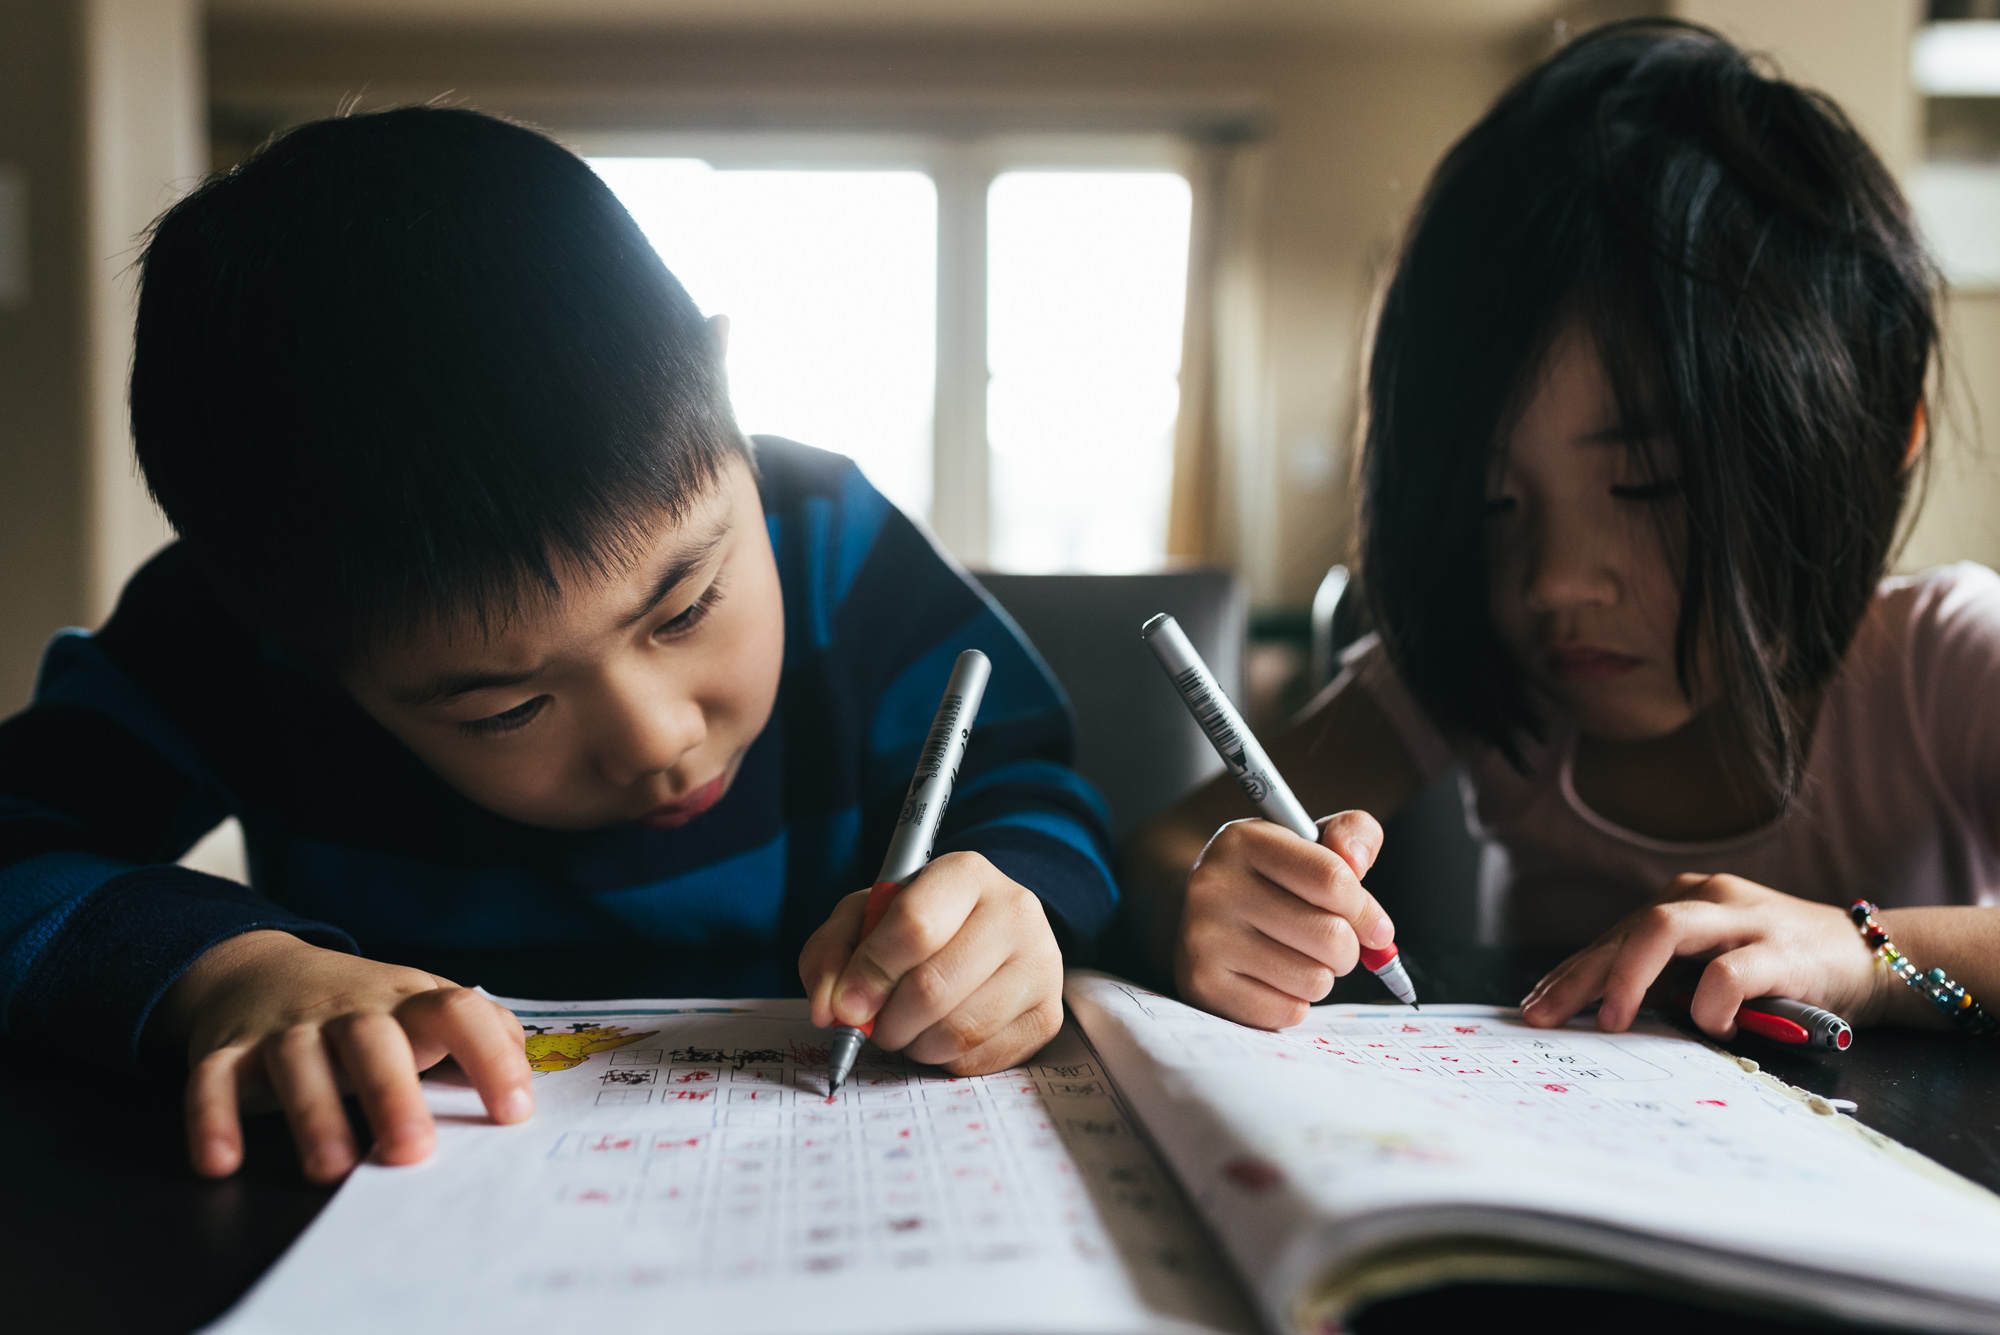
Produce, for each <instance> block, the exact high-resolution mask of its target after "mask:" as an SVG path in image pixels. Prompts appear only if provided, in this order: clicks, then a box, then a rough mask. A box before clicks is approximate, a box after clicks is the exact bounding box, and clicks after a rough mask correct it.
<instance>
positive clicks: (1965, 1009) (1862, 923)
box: [1847, 899, 2000, 1034]
mask: <svg viewBox="0 0 2000 1335" xmlns="http://www.w3.org/2000/svg"><path fill="white" fill-rule="evenodd" d="M1847 916H1848V917H1849V918H1851V919H1852V920H1853V922H1854V925H1855V927H1857V928H1858V929H1860V932H1861V939H1862V941H1863V942H1864V943H1865V944H1866V945H1867V946H1868V948H1869V949H1870V950H1872V951H1874V952H1875V956H1876V958H1877V959H1880V960H1881V961H1882V962H1883V963H1884V964H1886V965H1887V966H1888V968H1889V972H1891V973H1893V974H1895V975H1896V976H1897V977H1898V978H1900V979H1902V980H1903V981H1904V982H1905V983H1908V984H1909V985H1910V986H1911V987H1914V988H1915V989H1917V991H1919V992H1921V993H1923V994H1924V995H1925V996H1926V997H1928V998H1930V1001H1931V1004H1932V1005H1933V1006H1936V1007H1937V1008H1938V1010H1939V1011H1940V1012H1941V1013H1942V1014H1944V1015H1945V1016H1946V1017H1947V1018H1948V1019H1950V1020H1951V1022H1952V1023H1953V1024H1954V1025H1956V1026H1958V1027H1959V1028H1960V1029H1963V1030H1965V1031H1966V1032H1967V1033H1972V1034H1994V1033H2000V1017H1996V1016H1994V1015H1992V1014H1990V1013H1988V1011H1987V1010H1986V1008H1985V1007H1984V1006H1982V1005H1980V1004H1979V1003H1978V1002H1977V1001H1974V1000H1973V999H1972V994H1971V993H1970V992H1968V991H1966V990H1965V985H1964V984H1962V983H1955V982H1953V981H1952V980H1951V978H1950V977H1949V976H1948V975H1947V974H1946V973H1945V971H1944V969H1943V968H1942V967H1939V966H1935V965H1934V966H1932V967H1931V969H1930V970H1929V971H1928V972H1926V971H1924V970H1920V969H1918V968H1917V966H1916V964H1915V963H1914V962H1912V961H1911V960H1910V959H1909V958H1908V957H1907V956H1906V955H1904V954H1903V952H1902V951H1900V950H1898V949H1896V947H1895V946H1894V945H1892V944H1890V941H1889V934H1888V932H1886V931H1885V930H1883V927H1882V924H1881V923H1879V922H1876V921H1875V906H1874V905H1873V904H1871V903H1869V902H1868V901H1867V900H1865V899H1857V900H1855V901H1854V903H1853V904H1851V905H1849V906H1848V909H1847Z"/></svg>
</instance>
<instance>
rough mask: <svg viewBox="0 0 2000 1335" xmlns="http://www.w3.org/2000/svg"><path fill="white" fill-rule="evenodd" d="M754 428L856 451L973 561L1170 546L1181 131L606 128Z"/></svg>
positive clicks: (1023, 561)
mask: <svg viewBox="0 0 2000 1335" xmlns="http://www.w3.org/2000/svg"><path fill="white" fill-rule="evenodd" d="M581 146H582V147H583V149H584V151H585V152H586V154H587V155H588V156H589V157H590V161H591V164H592V166H593V167H595V168H596V169H597V171H598V173H599V174H600V175H601V176H602V177H603V178H604V179H605V181H606V182H607V183H608V184H609V185H610V186H611V188H612V190H613V191H614V192H616V193H617V195H618V197H619V198H620V199H621V200H622V201H623V202H624V203H625V206H626V207H627V208H628V209H630V210H631V212H632V215H633V217H634V218H635V219H637V221H638V223H639V225H640V227H641V228H642V229H643V230H644V231H645V233H646V235H647V237H648V238H649V239H650V240H651V241H652V243H653V245H654V247H655V248H656V249H657V250H658V251H659V252H660V256H661V258H662V259H663V260H665V262H666V264H667V267H668V268H669V269H671V270H673V272H674V273H675V275H676V276H677V277H679V278H680V280H681V282H682V283H683V284H684V285H685V286H686V287H687V289H688V292H689V294H690V295H691V296H692V297H693V298H694V300H695V303H696V304H697V305H698V306H700V307H701V309H702V310H703V311H705V312H708V313H711V314H725V315H727V316H728V317H729V321H730V334H729V376H730V390H731V395H732V397H733V399H734V400H735V405H736V412H737V418H738V420H739V421H740V422H741V424H742V426H743V428H744V429H745V430H746V431H750V432H753V433H766V432H768V433H772V434H776V435H782V436H790V437H792V438H794V439H797V440H801V441H804V442H805V443H807V444H809V445H817V446H820V447H821V448H824V449H831V450H837V451H839V452H840V453H842V454H847V455H850V456H852V457H853V458H854V459H855V460H856V462H857V463H859V464H860V465H861V467H862V470H863V471H864V472H865V473H867V475H868V477H869V479H870V480H871V481H873V482H874V483H875V484H876V485H877V486H878V487H880V488H881V489H882V490H883V492H884V493H886V494H887V495H888V496H889V498H890V499H891V500H893V501H895V502H896V504H897V505H899V506H901V507H902V508H903V509H904V510H905V511H906V512H908V513H909V514H911V515H913V516H915V517H917V518H918V519H921V520H924V521H926V522H928V523H930V524H931V525H932V527H933V528H934V529H935V530H936V531H937V533H938V535H939V537H940V538H941V539H942V540H943V541H944V542H945V545H946V546H947V547H949V548H950V549H951V550H952V551H953V552H954V553H955V554H957V555H958V556H959V557H960V558H961V559H963V560H965V561H966V562H967V563H968V564H971V565H989V564H990V565H992V566H994V567H997V568H1001V569H1013V570H1032V571H1047V570H1087V571H1126V570H1137V569H1144V568H1147V567H1149V566H1152V565H1156V564H1157V563H1158V562H1159V561H1160V560H1161V559H1162V557H1163V555H1164V552H1165V536H1166V513H1167V496H1168V490H1169V484H1170V481H1171V469H1172V439H1173V428H1174V419H1175V414H1176V410H1177V408H1178V402H1179V390H1178V385H1177V376H1178V373H1179V367H1180V346H1181V316H1182V304H1183V300H1184V296H1185V291H1184V290H1185V285H1186V269H1187V247H1188V226H1189V215H1190V195H1189V190H1188V185H1187V182H1186V180H1185V178H1184V177H1183V176H1181V175H1180V174H1179V173H1178V172H1177V171H1175V170H1173V167H1174V166H1175V165H1176V163H1177V158H1176V151H1177V150H1176V149H1175V147H1174V145H1173V144H1172V143H1171V141H1168V140H1165V139H1162V138H1159V137H1151V136H1129V135H1128V136H1068V137H1058V138H1053V139H1051V138H1043V139H1037V140H1033V141H1029V140H1000V139H995V140H986V141H981V142H976V143H944V142H935V141H929V140H925V139H921V138H915V137H910V138H887V137H883V138H876V137H867V138H861V137H849V136H820V137H817V138H805V139H802V138H800V137H797V136H791V137H781V136H773V135H733V136H701V137H694V136H671V137H670V136H600V137H597V138H595V139H588V140H586V141H585V142H584V143H583V144H582V145H581Z"/></svg>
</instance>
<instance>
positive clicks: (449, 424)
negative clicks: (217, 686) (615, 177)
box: [132, 107, 747, 671]
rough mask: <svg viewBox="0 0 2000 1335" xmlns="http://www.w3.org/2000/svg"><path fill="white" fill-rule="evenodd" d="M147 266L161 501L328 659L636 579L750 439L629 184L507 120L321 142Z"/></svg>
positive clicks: (180, 209) (319, 133)
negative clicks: (646, 548) (637, 559)
mask: <svg viewBox="0 0 2000 1335" xmlns="http://www.w3.org/2000/svg"><path fill="white" fill-rule="evenodd" d="M142 264H143V268H142V278H141V286H140V298H139V321H138V334H137V348H136V351H135V355H134V358H133V366H132V428H133V433H134V436H135V437H136V440H137V444H138V453H139V461H140V464H141V466H142V467H143V468H144V470H145V474H146V481H147V484H148V485H149V486H150V487H151V489H152V492H153V495H154V496H155V497H156V498H157V499H158V501H159V503H160V505H161V507H162V508H163V509H164V510H165V511H166V513H167V517H168V518H169V519H170V520H172V521H173V524H174V527H175V528H176V529H177V530H179V532H180V535H181V539H182V541H183V542H184V543H185V544H186V545H187V547H188V548H189V549H190V550H191V551H192V552H193V553H194V555H195V556H196V557H197V558H198V560H199V562H200V564H201V566H202V567H203V569H204V570H205V571H206V572H207V574H208V576H209V579H210V581H211V582H212V584H213V586H214V588H215V590H216V592H217V594H218V596H219V597H221V599H222V600H223V601H224V603H225V604H226V605H227V606H229V607H230V608H231V609H232V611H234V612H235V613H236V614H237V615H238V616H239V617H240V618H241V619H242V620H243V621H244V622H246V624H248V626H249V627H250V628H251V629H252V630H253V631H255V632H257V633H258V634H260V635H262V636H263V637H264V638H265V639H266V640H268V641H269V642H271V643H272V644H274V645H275V646H276V647H277V648H279V649H281V650H283V651H285V652H288V653H290V654H292V655H294V656H295V657H298V658H299V659H300V660H301V661H302V662H303V663H305V664H306V665H308V666H314V667H317V668H318V669H320V670H330V671H337V670H338V668H339V667H340V666H341V665H342V664H344V663H345V662H347V661H349V660H351V659H352V658H353V656H355V655H356V654H358V653H362V652H365V650H366V648H367V646H368V645H369V644H370V643H371V642H372V641H373V640H374V639H375V638H376V637H378V636H379V635H381V634H383V633H384V632H389V631H394V630H398V629H408V628H410V627H412V626H414V625H416V624H419V623H421V622H423V621H425V620H427V619H430V620H436V619H444V618H450V617H453V616H456V615H461V614H465V613H472V614H475V615H476V616H478V617H479V618H480V622H481V624H490V622H491V620H492V619H493V618H495V617H499V618H504V617H505V616H506V615H507V614H508V613H509V612H510V611H512V610H513V609H515V608H516V607H518V605H519V603H520V600H521V599H522V598H523V597H524V596H532V595H534V594H536V593H538V592H548V591H554V590H555V589H556V588H557V581H556V573H555V572H556V570H557V568H558V567H559V565H560V564H561V563H562V562H563V561H565V560H568V561H573V562H575V563H578V564H580V565H581V566H582V567H584V568H585V569H591V570H606V569H609V568H611V567H613V566H615V565H618V564H620V563H622V562H623V561H625V560H627V559H629V558H630V557H631V556H632V555H633V554H634V552H635V550H636V549H637V548H638V547H639V546H640V543H641V538H642V535H643V532H644V529H645V528H646V526H647V525H648V524H651V523H655V522H657V521H658V519H659V518H660V516H662V515H665V516H667V517H668V518H674V517H678V516H679V515H681V514H683V513H685V509H686V507H687V505H688V504H689V502H690V501H691V500H693V499H694V497H695V496H697V495H698V494H699V493H700V492H701V490H702V489H703V487H704V486H705V485H706V484H707V483H708V482H709V481H711V480H712V478H713V476H714V475H715V473H716V470H717V469H718V468H719V467H720V466H721V465H722V463H723V461H724V460H725V459H726V458H727V457H728V455H729V454H730V452H731V451H742V450H745V449H746V448H747V446H746V445H745V444H744V443H743V441H742V437H741V436H740V434H739V433H738V432H737V430H736V427H735V423H734V421H733V419H732V417H731V414H730V410H729V403H728V398H727V395H726V392H725V389H724V382H723V371H722V367H721V365H720V357H719V354H718V352H717V350H716V348H715V345H714V340H713V339H712V338H711V336H710V333H709V330H708V329H707V327H706V324H705V322H704V320H703V319H702V315H701V312H700V311H699V310H697V309H696V308H695V305H694V303H693V302H692V301H690V300H689V299H688V295H687V293H686V292H685V291H684V290H682V288H681V285H680V284H679V283H678V282H676V281H675V280H674V277H673V275H672V274H670V273H668V272H667V270H666V267H665V266H664V265H662V264H661V263H660V260H659V257H658V256H657V255H655V254H654V253H653V249H652V247H651V246H650V245H648V244H647V241H646V238H645V236H644V235H643V234H642V233H641V232H640V230H639V228H638V226H637V225H636V224H635V223H634V222H633V221H632V219H631V217H630V216H629V215H628V214H627V213H626V212H625V210H624V209H623V208H622V207H621V206H620V205H619V203H618V201H617V199H616V198H614V197H613V196H612V194H611V191H610V190H609V189H608V188H607V187H606V186H605V185H604V183H603V182H602V181H600V180H599V179H598V178H597V176H596V174H595V173H594V172H592V171H591V170H590V168H589V167H588V166H586V165H585V164H584V163H583V161H582V160H581V159H579V158H577V157H576V155H574V154H573V153H570V152H569V151H568V150H566V149H564V148H562V147H561V146H559V145H557V144H556V143H554V142H553V141H551V140H549V139H547V138H545V137H544V136H542V135H540V134H537V133H535V132H534V131H532V130H528V129H524V128H522V127H520V126H517V125H512V124H509V123H508V122H506V121H502V120H497V119H495V118H493V117H490V116H483V115H479V114H477V113H475V112H471V111H462V110H451V109H444V108H433V107H411V108H404V109H400V110H395V111H386V112H380V113H376V114H371V115H355V116H345V117H340V118H337V119H333V120H323V121H315V122H313V123H311V124H308V125H303V126H300V127H299V128H298V129H295V130H293V131H291V132H290V133H288V134H285V135H284V136H283V137H281V138H279V139H277V140H275V141H273V142H272V143H271V144H269V145H268V146H267V147H265V148H264V149H262V150H261V151H260V152H258V153H257V154H256V155H255V156H254V157H252V158H251V159H250V160H249V161H247V162H245V163H244V164H243V165H242V166H240V167H238V168H236V169H235V170H234V171H231V172H228V173H227V174H225V175H222V176H218V177H215V178H212V179H211V180H209V181H208V182H207V183H206V184H204V185H203V186H202V187H201V188H200V189H198V190H196V191H195V192H194V193H193V194H192V195H190V196H188V197H187V198H186V199H184V200H182V201H181V202H180V203H178V204H176V205H175V206H174V207H173V208H172V209H171V210H169V211H168V212H167V213H166V215H165V216H164V217H162V218H161V219H160V221H159V222H158V224H156V226H155V228H154V231H153V235H152V238H151V242H150V244H149V245H148V246H147V247H146V252H145V257H144V260H143V262H142Z"/></svg>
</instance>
